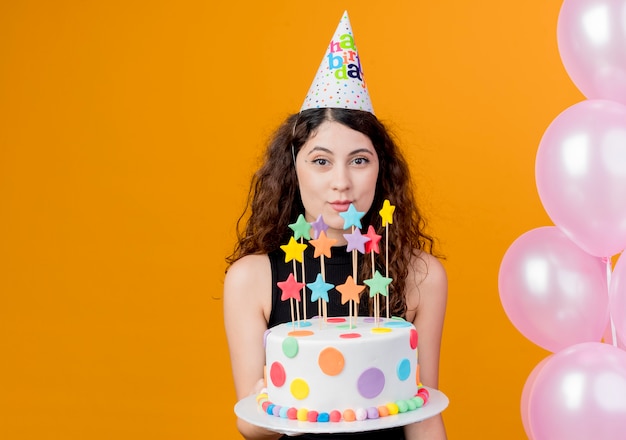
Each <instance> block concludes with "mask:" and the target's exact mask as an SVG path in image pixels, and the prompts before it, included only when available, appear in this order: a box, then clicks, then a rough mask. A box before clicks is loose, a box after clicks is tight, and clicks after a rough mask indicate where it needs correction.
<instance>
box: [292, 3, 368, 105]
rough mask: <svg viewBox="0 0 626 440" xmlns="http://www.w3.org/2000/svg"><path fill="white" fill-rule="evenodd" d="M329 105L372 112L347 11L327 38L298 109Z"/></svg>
mask: <svg viewBox="0 0 626 440" xmlns="http://www.w3.org/2000/svg"><path fill="white" fill-rule="evenodd" d="M328 107H334V108H349V109H354V110H365V111H368V112H370V113H374V110H373V109H372V103H371V101H370V96H369V92H368V90H367V84H366V83H365V78H364V77H363V69H361V59H360V57H359V52H358V51H357V48H356V44H354V35H353V34H352V26H351V25H350V19H349V18H348V12H347V11H346V12H344V13H343V16H342V17H341V21H340V22H339V25H338V26H337V29H336V30H335V34H334V35H333V38H332V40H330V44H329V45H328V48H327V49H326V54H325V55H324V58H322V62H321V64H320V67H319V69H318V70H317V74H316V75H315V79H314V80H313V84H311V88H310V89H309V93H307V95H306V98H305V99H304V103H303V104H302V108H301V109H300V111H303V110H307V109H310V108H328Z"/></svg>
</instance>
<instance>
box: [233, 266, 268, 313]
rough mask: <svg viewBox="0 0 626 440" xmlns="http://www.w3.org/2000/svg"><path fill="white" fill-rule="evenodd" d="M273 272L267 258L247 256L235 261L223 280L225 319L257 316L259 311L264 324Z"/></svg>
mask: <svg viewBox="0 0 626 440" xmlns="http://www.w3.org/2000/svg"><path fill="white" fill-rule="evenodd" d="M271 285H272V271H271V267H270V262H269V259H268V257H267V255H266V254H260V255H246V256H245V257H242V258H240V259H239V260H237V261H235V262H234V263H233V264H232V265H231V266H230V267H229V268H228V271H227V272H226V277H225V279H224V309H225V310H224V311H225V313H226V316H235V315H236V316H237V317H239V318H241V317H244V316H248V315H246V314H249V316H248V318H253V317H254V316H257V313H258V311H259V310H261V311H262V313H263V316H264V317H265V320H267V319H269V314H270V312H271V309H272V301H271V299H272V295H271Z"/></svg>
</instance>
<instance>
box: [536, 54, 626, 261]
mask: <svg viewBox="0 0 626 440" xmlns="http://www.w3.org/2000/svg"><path fill="white" fill-rule="evenodd" d="M625 58H626V57H625ZM535 180H536V183H537V190H538V192H539V197H540V199H541V202H542V204H543V207H544V208H545V210H546V212H547V213H548V215H549V216H550V218H551V219H552V221H553V222H554V224H555V225H556V226H558V227H559V229H561V230H562V231H563V232H564V233H565V235H567V236H568V237H569V238H570V239H571V240H572V241H573V242H574V243H576V244H577V245H578V246H580V247H581V248H582V249H583V250H585V251H586V252H588V253H590V254H591V255H595V256H597V257H610V256H612V255H616V254H618V253H620V252H621V251H622V250H623V249H624V248H626V221H624V219H626V106H624V105H622V104H619V103H617V102H614V101H604V100H588V101H582V102H579V103H578V104H575V105H573V106H571V107H569V108H567V109H566V110H565V111H563V112H562V113H561V114H560V115H558V116H557V117H556V119H555V120H554V121H552V123H551V124H550V126H549V127H548V129H547V130H546V131H545V133H544V135H543V137H542V139H541V142H540V144H539V149H538V151H537V157H536V162H535Z"/></svg>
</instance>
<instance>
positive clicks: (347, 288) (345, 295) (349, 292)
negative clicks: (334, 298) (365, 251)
mask: <svg viewBox="0 0 626 440" xmlns="http://www.w3.org/2000/svg"><path fill="white" fill-rule="evenodd" d="M336 289H337V291H338V292H339V293H341V304H345V303H347V302H348V301H350V300H354V302H355V303H357V304H358V303H359V301H360V299H359V293H361V292H363V290H364V289H365V286H359V285H358V284H357V283H355V282H354V278H352V275H349V276H348V278H347V279H346V282H345V283H344V284H340V285H338V286H337V287H336Z"/></svg>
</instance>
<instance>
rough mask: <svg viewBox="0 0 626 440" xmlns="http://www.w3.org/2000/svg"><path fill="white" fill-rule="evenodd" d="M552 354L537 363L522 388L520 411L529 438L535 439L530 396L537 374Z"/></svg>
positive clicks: (530, 439)
mask: <svg viewBox="0 0 626 440" xmlns="http://www.w3.org/2000/svg"><path fill="white" fill-rule="evenodd" d="M551 357H552V355H549V356H548V357H546V358H544V359H543V360H542V361H541V362H539V363H538V364H537V365H535V368H533V370H532V371H531V372H530V374H529V375H528V379H526V383H524V389H523V390H522V398H521V402H520V411H521V414H522V425H523V426H524V432H526V437H528V438H529V440H535V436H534V435H533V432H532V428H531V426H530V396H531V394H532V391H533V387H534V386H535V380H537V376H538V375H539V372H540V371H541V369H542V368H543V366H544V365H545V364H546V362H548V359H550V358H551Z"/></svg>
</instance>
